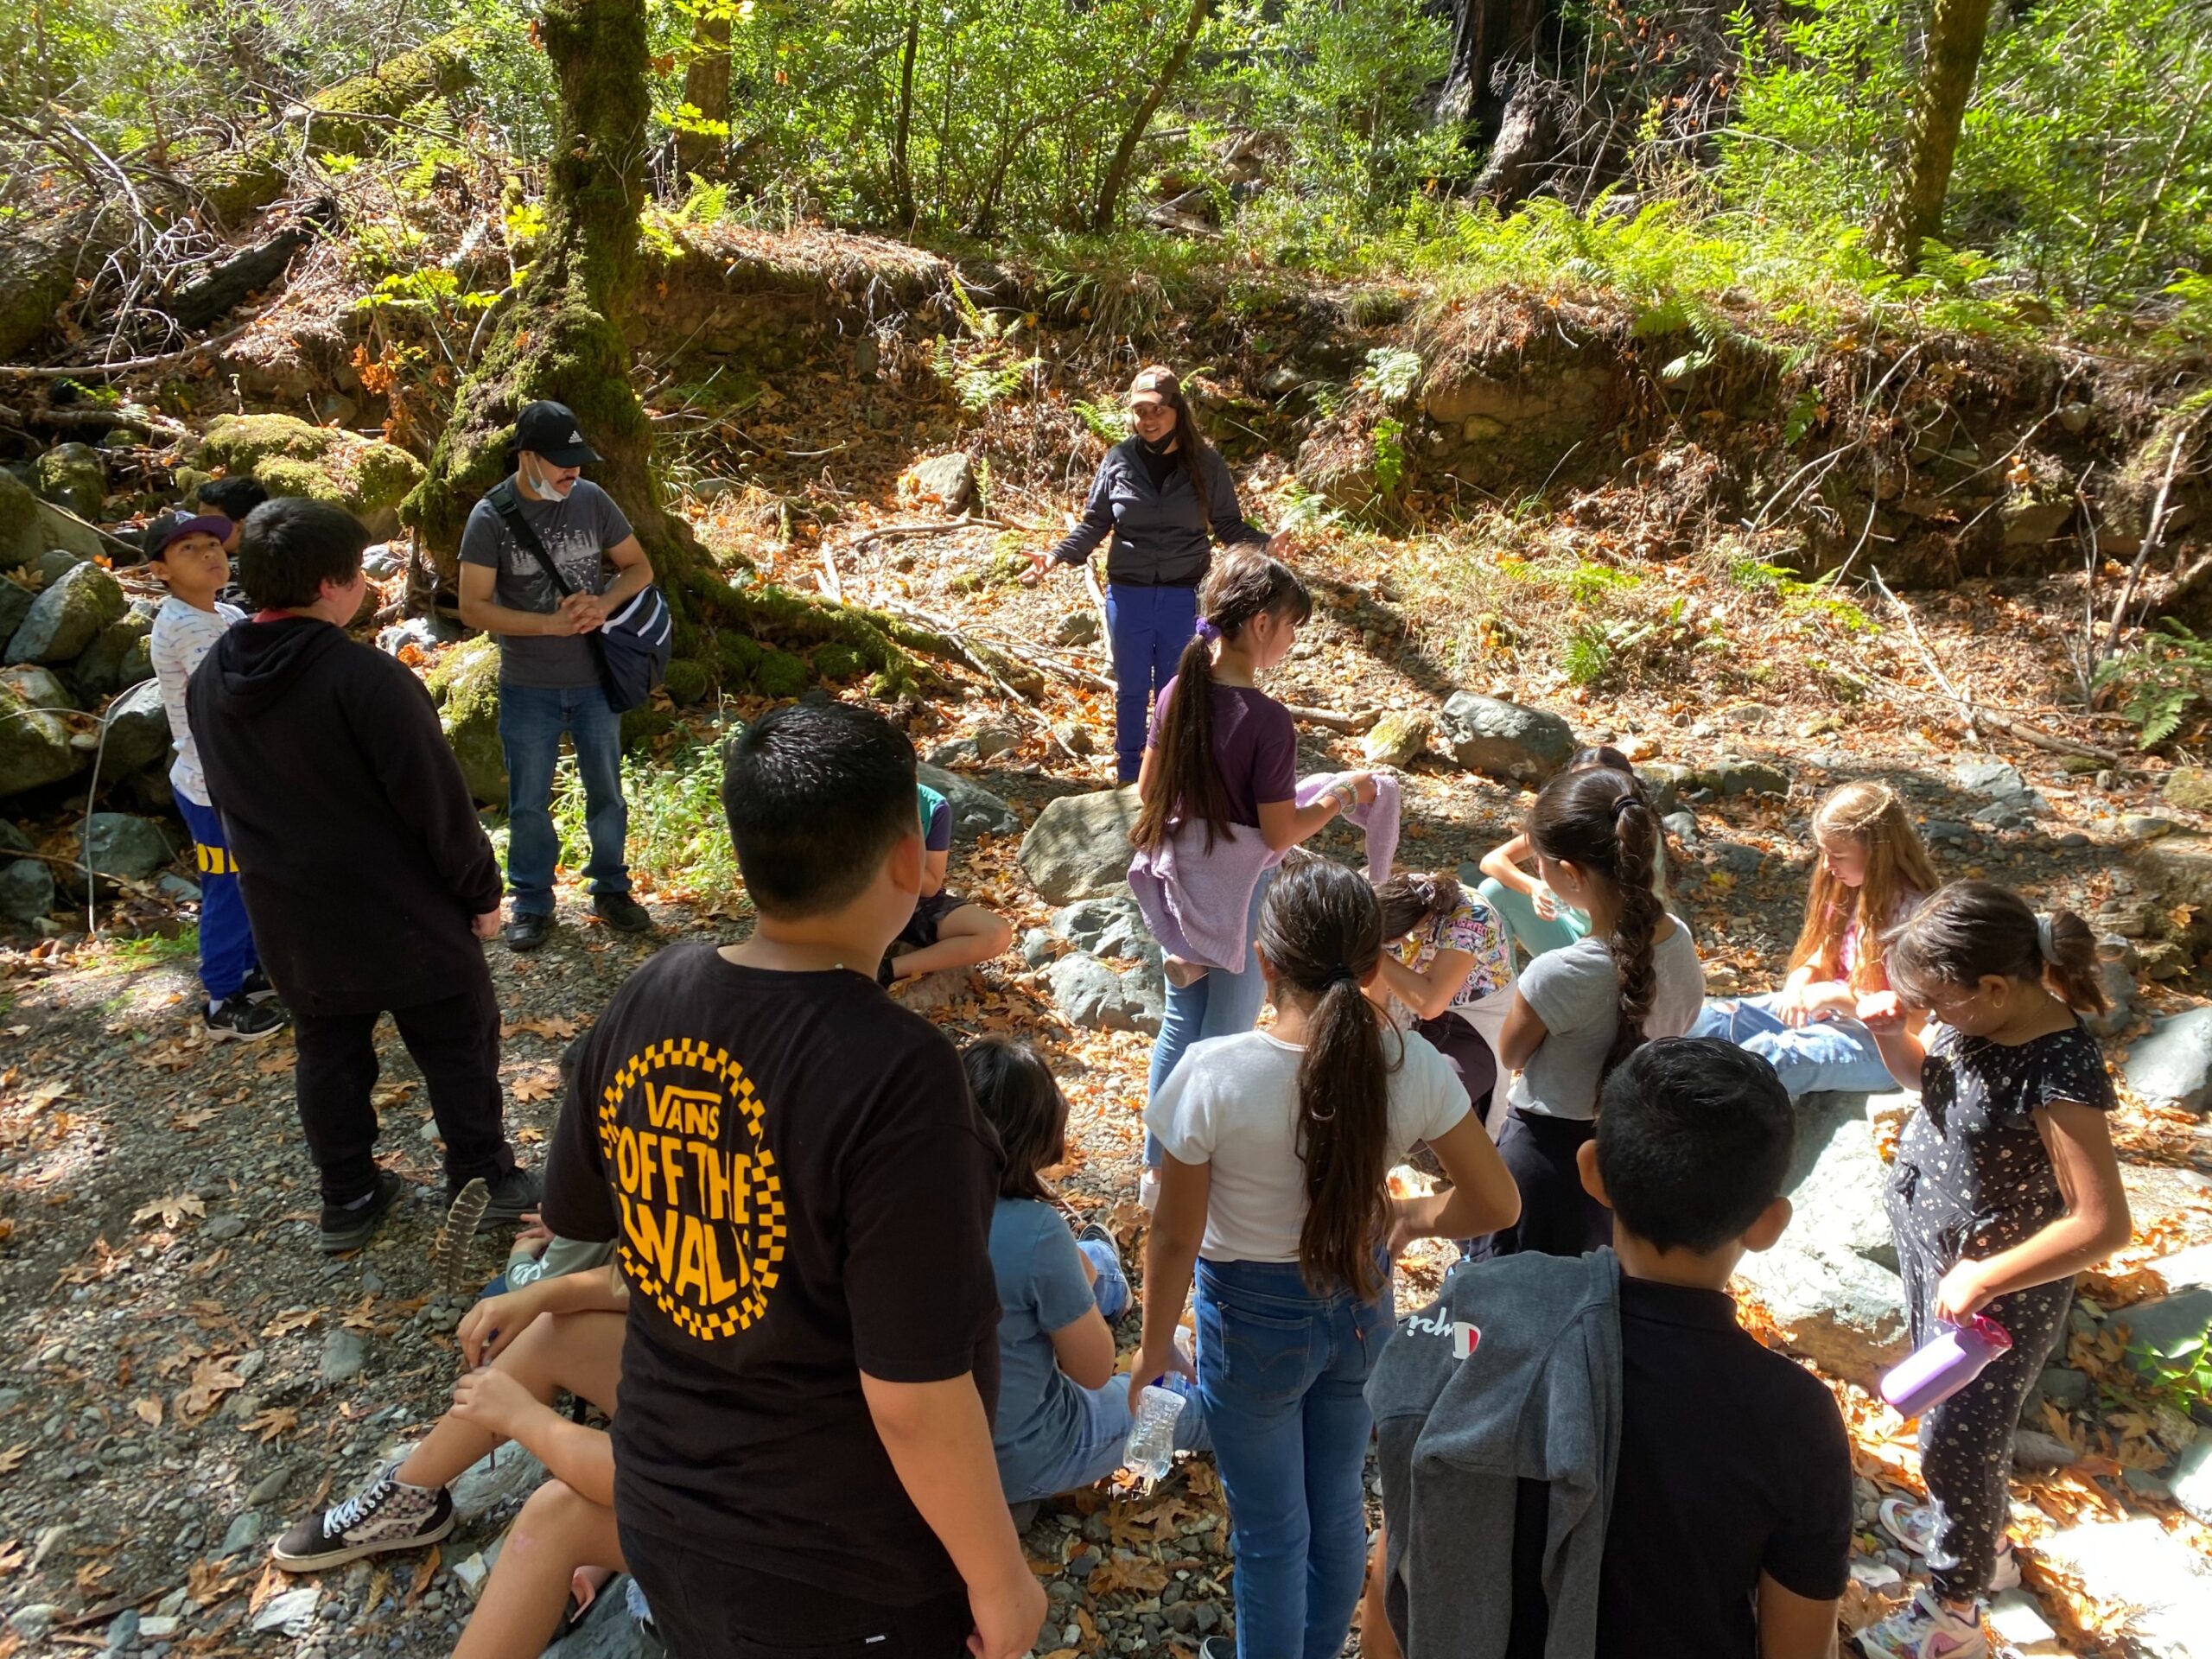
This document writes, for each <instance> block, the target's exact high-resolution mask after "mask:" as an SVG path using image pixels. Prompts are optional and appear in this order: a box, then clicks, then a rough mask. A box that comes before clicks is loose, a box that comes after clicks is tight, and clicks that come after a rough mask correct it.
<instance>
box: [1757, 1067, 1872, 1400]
mask: <svg viewBox="0 0 2212 1659" xmlns="http://www.w3.org/2000/svg"><path fill="white" fill-rule="evenodd" d="M1867 1108H1868V1101H1867V1097H1866V1096H1864V1095H1840V1094H1829V1095H1807V1096H1804V1097H1803V1098H1802V1099H1801V1100H1800V1101H1799V1103H1798V1140H1797V1152H1796V1160H1795V1162H1794V1164H1793V1166H1792V1170H1791V1175H1790V1181H1789V1196H1790V1202H1791V1205H1792V1207H1793V1210H1794V1211H1795V1213H1794V1214H1793V1216H1792V1217H1791V1220H1790V1224H1789V1230H1788V1231H1787V1232H1785V1233H1784V1234H1783V1236H1782V1238H1781V1240H1780V1241H1779V1242H1778V1243H1777V1244H1776V1245H1775V1247H1774V1248H1773V1249H1770V1250H1766V1251H1755V1252H1753V1253H1752V1254H1751V1255H1746V1256H1745V1258H1744V1260H1743V1262H1742V1265H1741V1266H1739V1267H1738V1268H1737V1271H1738V1273H1739V1274H1742V1276H1743V1277H1744V1279H1745V1281H1746V1282H1748V1283H1749V1284H1750V1285H1751V1287H1752V1289H1753V1290H1754V1291H1755V1292H1756V1293H1757V1294H1758V1300H1759V1301H1760V1302H1761V1303H1762V1304H1763V1305H1764V1306H1765V1308H1766V1310H1767V1312H1768V1313H1771V1314H1772V1315H1773V1316H1774V1319H1775V1323H1776V1324H1777V1325H1779V1326H1781V1327H1782V1329H1783V1331H1784V1332H1786V1333H1787V1338H1788V1341H1789V1346H1790V1348H1791V1349H1792V1351H1795V1352H1797V1353H1801V1354H1802V1355H1804V1356H1805V1357H1807V1358H1808V1359H1809V1360H1811V1361H1812V1362H1813V1363H1815V1364H1816V1365H1818V1366H1820V1367H1821V1370H1825V1371H1827V1372H1829V1373H1831V1374H1832V1375H1834V1376H1840V1377H1844V1378H1846V1379H1847V1380H1848V1381H1850V1382H1853V1383H1858V1384H1859V1386H1860V1387H1862V1388H1866V1389H1872V1388H1873V1387H1874V1386H1875V1385H1876V1383H1878V1381H1879V1380H1880V1377H1881V1374H1882V1373H1883V1372H1884V1371H1885V1370H1888V1369H1889V1368H1890V1367H1891V1365H1894V1364H1895V1363H1897V1361H1898V1360H1900V1359H1902V1358H1904V1356H1905V1353H1906V1352H1907V1351H1908V1350H1909V1348H1910V1341H1909V1339H1908V1338H1907V1336H1906V1333H1905V1316H1904V1285H1903V1284H1902V1283H1901V1282H1900V1281H1899V1280H1898V1278H1897V1272H1896V1262H1897V1253H1896V1248H1895V1244H1894V1243H1893V1241H1892V1239H1891V1235H1890V1228H1889V1223H1888V1220H1887V1218H1886V1214H1885V1210H1884V1207H1883V1195H1884V1192H1885V1189H1886V1186H1887V1181H1888V1177H1887V1172H1886V1171H1885V1168H1884V1166H1883V1164H1882V1160H1881V1157H1880V1155H1879V1154H1878V1153H1877V1152H1876V1151H1875V1148H1874V1139H1873V1135H1872V1130H1871V1129H1870V1128H1868V1111H1867Z"/></svg>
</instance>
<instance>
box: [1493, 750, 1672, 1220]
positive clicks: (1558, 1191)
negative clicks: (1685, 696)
mask: <svg viewBox="0 0 2212 1659" xmlns="http://www.w3.org/2000/svg"><path fill="white" fill-rule="evenodd" d="M1529 848H1530V849H1531V850H1532V851H1533V852H1534V853H1535V855H1536V868H1537V870H1538V872H1539V874H1541V878H1542V880H1544V882H1545V883H1546V885H1548V887H1550V888H1551V890H1552V891H1553V892H1554V893H1557V894H1558V895H1559V896H1560V899H1562V900H1563V901H1565V902H1566V903H1567V904H1570V905H1573V906H1574V907H1575V908H1577V909H1578V910H1583V911H1586V912H1588V913H1589V916H1590V932H1589V936H1588V937H1587V938H1583V939H1581V940H1580V941H1578V942H1577V943H1575V944H1571V945H1568V946H1567V947H1566V948H1565V949H1563V950H1552V951H1548V952H1546V953H1545V954H1544V955H1542V956H1541V957H1537V958H1536V959H1535V961H1534V962H1532V963H1529V969H1528V971H1527V972H1526V973H1525V974H1523V975H1522V977H1521V982H1520V984H1519V985H1518V987H1517V988H1516V989H1515V992H1514V995H1513V1006H1512V1007H1511V1009H1510V1011H1509V1012H1508V1013H1507V1014H1506V1016H1505V1028H1504V1031H1503V1034H1502V1038H1501V1040H1500V1046H1499V1052H1498V1061H1499V1064H1500V1065H1503V1066H1504V1067H1506V1068H1508V1069H1509V1070H1514V1071H1518V1072H1519V1073H1520V1075H1519V1076H1518V1077H1516V1078H1515V1079H1514V1080H1513V1084H1512V1086H1511V1088H1510V1090H1508V1092H1507V1096H1506V1098H1507V1100H1508V1101H1509V1102H1510V1106H1511V1109H1510V1111H1509V1112H1508V1113H1507V1115H1506V1119H1505V1122H1504V1124H1503V1126H1502V1127H1501V1128H1500V1129H1499V1131H1498V1138H1497V1149H1498V1153H1499V1154H1500V1155H1501V1156H1502V1157H1503V1159H1504V1160H1505V1166H1506V1167H1507V1168H1508V1169H1509V1170H1510V1171H1511V1172H1512V1173H1513V1179H1514V1181H1515V1184H1516V1185H1518V1186H1519V1187H1520V1189H1521V1219H1520V1220H1519V1222H1517V1223H1516V1224H1515V1225H1514V1226H1512V1227H1510V1228H1507V1229H1505V1230H1503V1231H1501V1232H1497V1233H1493V1234H1492V1235H1491V1236H1490V1237H1489V1238H1487V1239H1479V1240H1477V1241H1476V1243H1475V1246H1474V1249H1473V1250H1472V1252H1471V1254H1473V1255H1478V1256H1479V1255H1511V1254H1513V1253H1515V1252H1516V1251H1520V1250H1541V1251H1543V1252H1545V1253H1547V1254H1548V1255H1581V1254H1582V1252H1583V1251H1585V1250H1586V1249H1594V1248H1596V1247H1597V1246H1598V1245H1599V1244H1603V1243H1607V1242H1608V1241H1609V1240H1610V1238H1611V1233H1612V1224H1611V1217H1610V1216H1609V1215H1608V1214H1607V1213H1606V1211H1605V1207H1604V1206H1603V1205H1599V1203H1598V1202H1597V1200H1596V1199H1594V1198H1591V1197H1590V1196H1589V1195H1588V1194H1587V1193H1586V1192H1584V1191H1583V1189H1582V1176H1581V1172H1580V1168H1579V1167H1578V1166H1577V1162H1576V1154H1578V1153H1579V1152H1580V1150H1581V1147H1582V1144H1583V1142H1584V1141H1587V1140H1589V1139H1590V1137H1591V1135H1592V1134H1593V1133H1594V1131H1595V1120H1596V1117H1597V1112H1598V1091H1599V1088H1600V1086H1601V1085H1602V1084H1604V1082H1605V1077H1606V1074H1607V1073H1609V1072H1610V1071H1611V1070H1612V1069H1613V1068H1614V1067H1615V1066H1616V1065H1619V1064H1620V1063H1621V1062H1622V1061H1623V1060H1624V1059H1626V1058H1628V1056H1629V1055H1630V1053H1631V1052H1633V1051H1634V1050H1635V1049H1636V1048H1637V1046H1639V1045H1640V1044H1642V1043H1643V1042H1645V1041H1647V1040H1649V1039H1651V1038H1654V1037H1679V1036H1681V1034H1682V1033H1685V1032H1687V1031H1688V1029H1689V1028H1690V1025H1691V1022H1692V1021H1694V1020H1695V1019H1696V1018H1697V1014H1698V1010H1699V1008H1700V1006H1701V1005H1702V1003H1703V1001H1704V996H1705V976H1704V973H1703V970H1702V969H1700V967H1699V966H1698V960H1697V948H1696V946H1695V945H1694V944H1692V943H1691V941H1690V935H1689V929H1688V927H1686V926H1685V925H1683V924H1682V923H1681V922H1680V921H1679V920H1677V919H1676V918H1674V917H1673V916H1671V915H1669V913H1668V912H1667V910H1666V908H1665V907H1664V906H1662V905H1661V903H1660V902H1659V898H1658V895H1657V894H1656V893H1655V892H1653V890H1652V871H1653V865H1654V862H1655V861H1656V859H1657V858H1658V856H1659V815H1658V814H1657V813H1656V812H1655V811H1654V810H1652V806H1651V802H1650V798H1649V797H1648V796H1647V795H1646V794H1645V793H1644V791H1643V785H1642V784H1641V783H1640V782H1638V781H1637V779H1636V778H1635V777H1634V776H1633V775H1632V774H1628V773H1623V772H1615V771H1613V770H1611V768H1610V767H1593V768H1591V769H1589V770H1586V771H1581V772H1561V773H1560V775H1559V776H1557V777H1556V778H1554V779H1552V781H1551V782H1550V783H1549V784H1548V785H1545V786H1544V790H1543V792H1542V793H1541V794H1540V795H1538V796H1537V797H1536V804H1535V807H1534V808H1533V809H1532V810H1530V812H1529Z"/></svg>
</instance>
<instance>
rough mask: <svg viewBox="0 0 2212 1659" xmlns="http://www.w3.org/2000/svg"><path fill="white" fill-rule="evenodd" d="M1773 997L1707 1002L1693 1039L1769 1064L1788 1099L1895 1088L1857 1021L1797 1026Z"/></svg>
mask: <svg viewBox="0 0 2212 1659" xmlns="http://www.w3.org/2000/svg"><path fill="white" fill-rule="evenodd" d="M1780 1001H1781V999H1780V998H1779V997H1777V996H1741V997H1732V998H1730V999H1728V1000H1727V1001H1710V1002H1707V1004H1706V1005H1705V1009H1704V1011H1703V1012H1702V1013H1700V1014H1699V1015H1698V1017H1697V1023H1696V1024H1695V1025H1694V1026H1692V1027H1690V1033H1689V1034H1690V1035H1691V1036H1693V1037H1725V1038H1726V1039H1728V1040H1729V1041H1730V1042H1732V1043H1734V1044H1735V1045H1736V1046H1738V1047H1739V1048H1745V1049H1749V1050H1750V1051H1751V1052H1752V1053H1754V1054H1757V1055H1758V1056H1759V1057H1760V1058H1763V1059H1764V1060H1766V1061H1767V1062H1768V1063H1769V1064H1770V1065H1772V1066H1773V1067H1774V1069H1775V1071H1777V1073H1779V1074H1780V1076H1781V1077H1782V1086H1783V1088H1785V1089H1787V1090H1789V1092H1790V1094H1791V1095H1792V1096H1796V1095H1815V1094H1821V1093H1825V1092H1827V1091H1828V1090H1836V1091H1839V1092H1840V1093H1845V1094H1853V1095H1879V1094H1886V1093H1888V1092H1889V1091H1890V1090H1892V1089H1894V1088H1896V1087H1897V1081H1896V1079H1895V1078H1893V1077H1891V1076H1890V1068H1889V1067H1888V1066H1886V1065H1883V1064H1882V1051H1881V1050H1880V1049H1878V1048H1877V1047H1876V1046H1874V1034H1873V1033H1872V1032H1870V1031H1868V1030H1867V1029H1866V1027H1864V1026H1862V1025H1860V1024H1859V1022H1858V1021H1857V1020H1815V1022H1814V1023H1813V1024H1811V1025H1809V1026H1797V1027H1789V1026H1787V1025H1785V1024H1783V1020H1782V1016H1781V1015H1780V1014H1777V1013H1776V1012H1775V1009H1776V1007H1777V1004H1778V1003H1779V1002H1780Z"/></svg>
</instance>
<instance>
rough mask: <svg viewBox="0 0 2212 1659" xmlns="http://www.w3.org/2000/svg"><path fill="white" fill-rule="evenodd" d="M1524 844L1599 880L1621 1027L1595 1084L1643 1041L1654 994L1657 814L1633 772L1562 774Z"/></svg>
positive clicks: (1540, 800) (1548, 788)
mask: <svg viewBox="0 0 2212 1659" xmlns="http://www.w3.org/2000/svg"><path fill="white" fill-rule="evenodd" d="M1529 845H1530V846H1532V847H1533V848H1535V850H1536V851H1537V853H1538V854H1540V855H1541V856H1543V857H1545V858H1548V859H1550V860H1551V861H1553V862H1554V863H1559V864H1572V865H1573V866H1574V867H1575V868H1577V869H1578V870H1580V871H1581V872H1582V873H1583V874H1584V875H1585V876H1586V877H1587V878H1589V879H1590V880H1593V881H1597V882H1600V883H1603V884H1604V885H1605V887H1606V888H1607V890H1608V891H1609V892H1610V893H1611V897H1612V899H1613V901H1614V906H1615V911H1616V915H1615V919H1614V922H1613V931H1612V933H1611V936H1610V937H1609V938H1607V940H1606V945H1607V948H1608V949H1609V950H1611V952H1612V957H1613V971H1614V973H1615V974H1616V975H1617V976H1618V977H1619V980H1620V987H1621V1002H1620V1022H1619V1024H1618V1026H1617V1027H1615V1029H1614V1032H1613V1046H1612V1047H1611V1049H1610V1050H1609V1051H1608V1052H1606V1055H1605V1067H1604V1069H1603V1070H1602V1071H1600V1072H1599V1081H1600V1082H1601V1083H1602V1082H1603V1080H1604V1079H1605V1077H1606V1076H1608V1075H1610V1074H1611V1071H1612V1069H1613V1068H1614V1067H1615V1066H1617V1065H1619V1064H1620V1063H1621V1062H1622V1061H1623V1060H1624V1059H1626V1058H1628V1057H1629V1056H1630V1054H1633V1053H1634V1052H1636V1051H1637V1048H1638V1047H1639V1046H1641V1045H1642V1044H1643V1040H1644V1037H1643V1022H1644V1021H1645V1020H1647V1019H1649V1017H1650V1014H1651V1003H1652V1000H1653V998H1654V997H1655V996H1656V995H1657V994H1658V988H1659V976H1658V969H1657V967H1656V961H1655V951H1654V944H1655V942H1656V938H1657V935H1658V931H1659V924H1660V921H1661V919H1662V918H1663V917H1664V916H1665V915H1666V910H1665V907H1664V906H1662V905H1661V904H1660V902H1659V895H1658V894H1657V893H1656V892H1654V891H1653V889H1652V880H1653V877H1654V874H1655V873H1656V861H1657V859H1658V856H1659V815H1658V814H1657V813H1656V811H1654V810H1652V806H1651V798H1650V797H1649V796H1648V795H1646V794H1645V793H1644V790H1643V783H1642V781H1641V780H1640V779H1637V776H1636V775H1635V774H1634V773H1633V772H1616V771H1614V770H1613V769H1612V768H1611V767H1610V766H1592V767H1589V768H1587V769H1586V770H1584V771H1581V772H1560V774H1559V775H1558V776H1557V777H1555V778H1554V779H1552V780H1551V782H1550V783H1548V784H1547V785H1544V788H1543V791H1542V792H1541V794H1539V795H1538V796H1537V797H1536V804H1535V806H1534V807H1533V808H1532V809H1531V810H1530V811H1529Z"/></svg>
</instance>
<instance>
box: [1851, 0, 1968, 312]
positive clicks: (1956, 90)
mask: <svg viewBox="0 0 2212 1659" xmlns="http://www.w3.org/2000/svg"><path fill="white" fill-rule="evenodd" d="M1988 37H1989V0H1936V7H1935V10H1934V11H1933V12H1932V13H1931V14H1930V16H1929V19H1928V42H1927V48H1926V54H1925V55H1924V56H1923V58H1922V60H1921V63H1920V77H1919V80H1918V82H1917V84H1916V86H1914V88H1913V95H1912V113H1911V114H1910V116H1909V117H1908V118H1906V124H1905V156H1904V171H1903V174H1902V175H1901V176H1900V177H1899V179H1898V181H1897V193H1896V194H1895V195H1894V196H1892V197H1891V200H1890V204H1889V206H1888V207H1886V208H1885V210H1884V211H1883V213H1882V217H1881V220H1880V222H1879V223H1878V224H1877V225H1876V226H1875V232H1874V234H1875V242H1876V245H1878V247H1879V248H1880V249H1881V251H1882V254H1883V257H1885V259H1887V260H1888V261H1889V263H1890V264H1892V265H1894V266H1895V267H1897V269H1898V270H1905V271H1910V270H1912V269H1914V267H1916V265H1917V264H1919V263H1920V255H1921V250H1922V248H1923V246H1925V245H1926V244H1928V243H1929V241H1931V240H1934V239H1936V238H1938V237H1940V236H1941V235H1942V231H1943V198H1944V197H1945V196H1946V195H1948V194H1949V193H1950V188H1951V163H1952V162H1953V161H1955V159H1956V158H1957V156H1958V153H1959V129H1960V127H1961V125H1962V124H1964V122H1965V120H1966V113H1967V101H1968V100H1969V99H1972V98H1973V96H1974V72H1975V71H1976V70H1978V69H1979V68H1980V67H1981V48H1982V44H1983V42H1984V41H1986V40H1987V39H1988Z"/></svg>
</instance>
